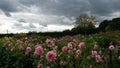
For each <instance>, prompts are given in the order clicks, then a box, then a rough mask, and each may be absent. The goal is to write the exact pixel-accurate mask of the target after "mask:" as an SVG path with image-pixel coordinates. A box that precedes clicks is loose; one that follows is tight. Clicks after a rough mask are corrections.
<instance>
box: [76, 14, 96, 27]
mask: <svg viewBox="0 0 120 68" xmlns="http://www.w3.org/2000/svg"><path fill="white" fill-rule="evenodd" d="M75 24H76V25H77V27H78V26H79V27H83V28H87V27H91V26H92V27H95V24H96V19H95V17H94V16H92V15H91V16H90V15H88V14H81V15H80V16H79V17H77V18H76V21H75Z"/></svg>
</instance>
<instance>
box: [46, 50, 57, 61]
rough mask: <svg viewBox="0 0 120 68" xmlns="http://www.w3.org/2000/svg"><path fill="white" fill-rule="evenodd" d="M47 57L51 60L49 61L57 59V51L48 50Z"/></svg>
mask: <svg viewBox="0 0 120 68" xmlns="http://www.w3.org/2000/svg"><path fill="white" fill-rule="evenodd" d="M46 59H47V61H49V62H53V61H55V59H56V53H55V52H54V51H49V52H47V54H46Z"/></svg>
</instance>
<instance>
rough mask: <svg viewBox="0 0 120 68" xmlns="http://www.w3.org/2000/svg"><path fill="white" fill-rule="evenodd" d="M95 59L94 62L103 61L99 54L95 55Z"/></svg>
mask: <svg viewBox="0 0 120 68" xmlns="http://www.w3.org/2000/svg"><path fill="white" fill-rule="evenodd" d="M95 59H96V62H97V63H99V62H103V60H102V57H101V56H100V55H96V56H95Z"/></svg>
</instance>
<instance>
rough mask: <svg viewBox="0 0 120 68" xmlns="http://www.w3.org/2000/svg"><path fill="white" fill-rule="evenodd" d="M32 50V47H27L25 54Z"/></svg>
mask: <svg viewBox="0 0 120 68" xmlns="http://www.w3.org/2000/svg"><path fill="white" fill-rule="evenodd" d="M31 50H32V49H31V47H27V48H26V52H25V54H26V55H28V54H29V53H30V52H31Z"/></svg>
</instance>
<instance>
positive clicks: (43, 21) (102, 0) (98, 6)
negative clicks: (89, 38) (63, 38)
mask: <svg viewBox="0 0 120 68" xmlns="http://www.w3.org/2000/svg"><path fill="white" fill-rule="evenodd" d="M119 3H120V0H0V10H1V11H3V12H4V13H5V15H6V17H9V18H10V19H9V21H10V20H11V19H12V20H14V21H17V23H14V25H13V27H14V28H16V29H21V30H22V29H28V30H29V29H37V28H38V26H36V25H39V26H42V28H43V27H45V28H46V27H47V26H49V25H57V26H58V25H60V26H62V25H67V26H71V25H73V22H74V19H75V18H76V17H78V16H79V15H80V14H81V13H88V14H92V15H94V16H96V18H97V19H98V21H99V22H100V21H102V20H104V19H110V18H113V17H116V16H118V15H120V4H119ZM116 12H117V13H118V14H115V13H116ZM114 14H115V15H114ZM25 23H28V25H25ZM97 24H99V23H97ZM17 27H18V28H17Z"/></svg>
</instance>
